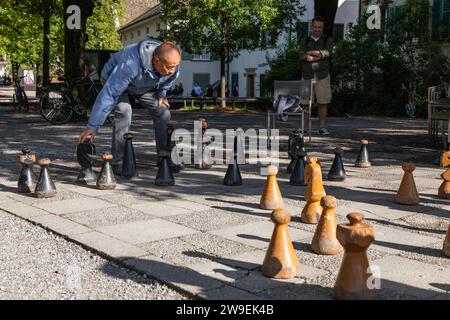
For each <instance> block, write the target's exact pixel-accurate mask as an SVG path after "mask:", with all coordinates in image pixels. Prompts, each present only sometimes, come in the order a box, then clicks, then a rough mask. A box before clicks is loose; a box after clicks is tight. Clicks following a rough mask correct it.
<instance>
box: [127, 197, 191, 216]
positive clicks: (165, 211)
mask: <svg viewBox="0 0 450 320" xmlns="http://www.w3.org/2000/svg"><path fill="white" fill-rule="evenodd" d="M167 202H169V201H167ZM129 207H130V208H132V209H135V210H138V211H141V212H144V213H148V214H151V215H152V216H154V217H158V218H162V217H169V216H176V215H181V214H186V213H189V212H191V210H190V209H185V208H180V207H174V206H168V205H164V204H162V203H161V202H160V201H146V202H142V203H138V204H133V205H130V206H129Z"/></svg>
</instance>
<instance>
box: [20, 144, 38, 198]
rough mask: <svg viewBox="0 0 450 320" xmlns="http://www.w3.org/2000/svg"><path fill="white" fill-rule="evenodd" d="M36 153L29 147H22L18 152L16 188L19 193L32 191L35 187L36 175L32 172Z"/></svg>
mask: <svg viewBox="0 0 450 320" xmlns="http://www.w3.org/2000/svg"><path fill="white" fill-rule="evenodd" d="M35 162H36V155H35V153H34V152H32V151H31V150H30V149H23V150H22V152H21V153H20V154H19V164H20V172H19V179H18V181H17V190H18V192H20V193H33V192H34V191H35V189H36V182H37V179H36V176H35V175H34V172H33V164H34V163H35Z"/></svg>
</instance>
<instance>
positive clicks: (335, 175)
mask: <svg viewBox="0 0 450 320" xmlns="http://www.w3.org/2000/svg"><path fill="white" fill-rule="evenodd" d="M334 154H335V156H334V160H333V164H332V165H331V168H330V171H329V172H328V180H329V181H344V180H345V177H346V173H345V168H344V162H343V161H342V155H343V154H344V150H343V149H342V148H336V149H334Z"/></svg>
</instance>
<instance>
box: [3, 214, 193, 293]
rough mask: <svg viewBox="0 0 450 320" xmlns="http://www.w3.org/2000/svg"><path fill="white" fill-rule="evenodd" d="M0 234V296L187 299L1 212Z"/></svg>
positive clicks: (156, 282) (158, 283) (164, 286)
mask: <svg viewBox="0 0 450 320" xmlns="http://www.w3.org/2000/svg"><path fill="white" fill-rule="evenodd" d="M0 233H1V234H2V236H1V237H0V266H1V269H0V300H9V299H43V300H46V299H52V300H59V299H64V300H70V299H101V300H107V299H127V300H128V299H130V300H133V299H151V300H167V299H170V300H184V299H187V298H186V297H184V296H183V295H181V294H180V293H178V292H176V291H174V290H172V289H170V288H169V287H167V286H166V285H164V284H161V283H160V282H158V281H155V280H152V279H149V278H147V277H146V276H141V275H139V274H138V273H136V272H133V271H129V270H127V269H124V268H122V267H120V266H118V265H117V264H115V263H113V262H110V261H108V260H105V259H103V258H102V257H100V256H98V255H95V254H93V253H91V252H89V251H86V250H84V249H83V248H81V247H80V246H78V245H76V244H74V243H71V242H69V241H67V240H65V239H63V238H61V237H59V236H57V235H55V234H53V233H50V232H47V231H46V230H44V229H42V228H40V227H38V226H35V225H33V224H31V223H28V222H26V221H24V220H21V219H19V218H16V217H14V216H11V215H10V214H8V213H5V212H3V211H0Z"/></svg>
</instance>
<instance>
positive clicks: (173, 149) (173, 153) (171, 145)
mask: <svg viewBox="0 0 450 320" xmlns="http://www.w3.org/2000/svg"><path fill="white" fill-rule="evenodd" d="M174 131H175V124H174V123H173V122H169V124H168V126H167V151H169V153H170V156H169V157H168V161H169V166H170V168H171V169H172V173H178V172H180V170H182V169H184V166H183V164H182V163H181V161H180V159H179V157H178V151H177V145H176V143H175V141H172V134H173V132H174ZM172 157H175V158H174V159H175V160H176V161H175V162H176V163H174V162H173V161H172Z"/></svg>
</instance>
